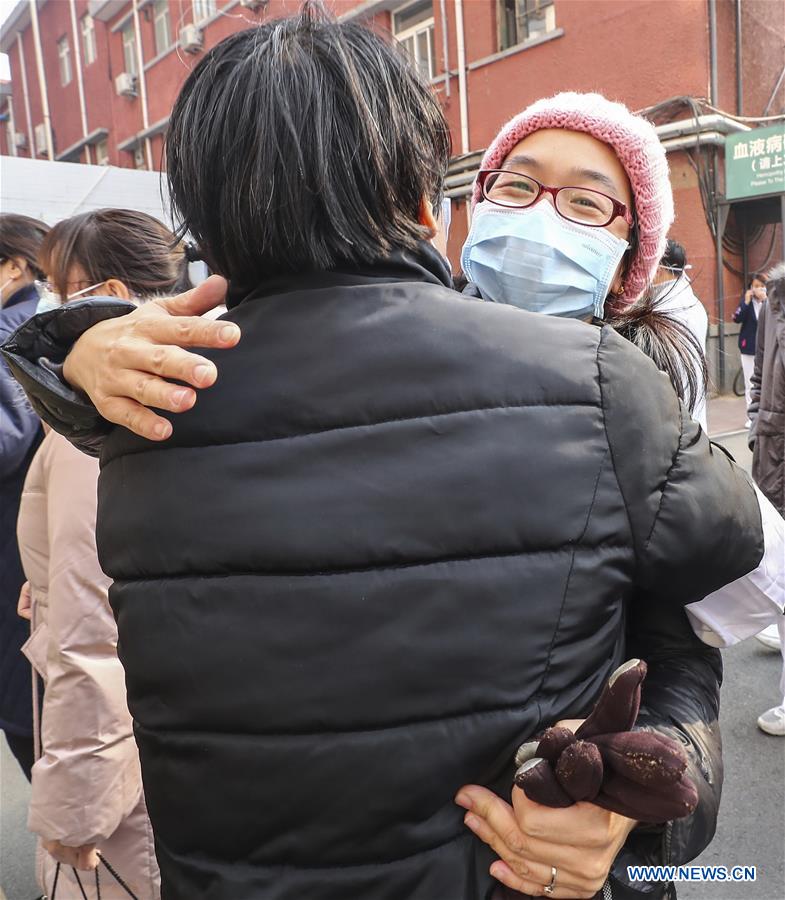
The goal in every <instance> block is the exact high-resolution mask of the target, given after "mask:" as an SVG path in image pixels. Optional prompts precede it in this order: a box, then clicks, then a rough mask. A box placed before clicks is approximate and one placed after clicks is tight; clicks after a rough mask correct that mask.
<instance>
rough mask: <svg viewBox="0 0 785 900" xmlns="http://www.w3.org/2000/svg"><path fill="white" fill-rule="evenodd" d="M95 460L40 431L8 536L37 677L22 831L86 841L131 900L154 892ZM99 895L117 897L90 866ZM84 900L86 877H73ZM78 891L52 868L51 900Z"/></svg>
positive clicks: (45, 885) (43, 878)
mask: <svg viewBox="0 0 785 900" xmlns="http://www.w3.org/2000/svg"><path fill="white" fill-rule="evenodd" d="M97 481H98V461H97V460H95V459H92V458H91V457H89V456H85V455H84V454H83V453H80V452H79V451H78V450H76V449H74V447H72V446H71V445H70V444H69V443H68V441H67V440H65V438H63V437H61V436H60V435H58V434H55V433H54V432H50V433H49V434H48V435H47V436H46V438H45V439H44V441H43V443H42V444H41V446H40V447H39V449H38V452H37V453H36V455H35V457H34V458H33V462H32V464H31V466H30V469H29V471H28V474H27V479H26V481H25V486H24V491H23V493H22V503H21V507H20V511H19V522H18V530H17V533H18V538H19V550H20V553H21V557H22V564H23V566H24V570H25V574H26V576H27V578H28V580H29V582H30V587H31V593H32V623H31V625H32V635H31V637H30V639H29V641H28V642H27V643H26V644H25V646H24V648H23V651H24V652H25V654H26V655H27V657H28V658H29V660H30V662H31V663H32V664H33V667H34V669H36V670H37V671H38V672H39V673H40V675H41V677H42V678H43V680H44V684H45V690H44V697H43V711H42V714H41V719H40V723H38V722H36V736H35V740H36V748H37V752H36V758H37V762H36V763H35V765H34V766H33V780H32V797H31V801H30V814H29V819H28V827H29V828H30V830H31V831H33V832H35V833H36V834H38V835H39V837H40V838H42V839H43V840H53V839H57V840H59V841H61V842H62V843H63V844H66V845H68V846H81V845H83V844H91V843H95V844H97V846H98V850H99V851H100V852H101V853H102V854H103V855H104V856H105V857H106V859H107V861H108V862H109V863H110V864H111V866H112V867H113V868H114V869H115V871H117V873H118V874H119V875H120V876H121V877H122V878H123V880H124V881H125V882H126V883H127V884H128V886H129V887H130V888H131V890H132V891H133V892H134V894H135V895H136V896H137V897H139V898H140V900H156V898H158V897H159V896H160V885H159V874H158V866H157V863H156V860H155V852H154V848H153V834H152V829H151V827H150V822H149V819H148V817H147V809H146V807H145V802H144V796H143V793H142V780H141V773H140V769H139V755H138V751H137V748H136V744H135V742H134V737H133V731H132V722H131V716H130V713H129V712H128V707H127V704H126V695H125V681H124V674H123V669H122V666H121V665H120V661H119V659H118V658H117V627H116V625H115V621H114V617H113V616H112V611H111V609H110V607H109V602H108V599H107V590H108V588H109V583H110V582H109V579H108V578H107V577H106V576H105V575H104V574H103V572H102V571H101V567H100V566H99V564H98V557H97V553H96V548H95V515H96V485H97ZM55 865H56V864H55V862H54V860H53V859H52V857H51V856H50V855H49V854H48V853H46V852H45V851H44V850H43V849H42V848H41V846H40V843H39V851H38V858H37V870H38V880H39V884H40V886H41V889H42V891H44V893H46V894H49V895H50V896H51V892H52V882H53V878H54V872H55ZM99 875H100V890H101V897H102V898H104V900H115V898H117V900H120V898H122V900H128V894H127V893H126V892H125V891H124V890H123V889H122V888H121V887H120V886H119V885H118V884H117V882H116V881H115V880H114V878H113V877H112V876H111V875H110V874H109V872H108V871H107V870H106V868H104V866H99ZM79 876H80V879H81V881H82V884H83V885H84V886H85V891H86V892H87V896H88V897H89V898H90V900H92V898H93V897H94V896H96V888H95V875H94V874H93V873H92V872H80V873H79ZM81 896H82V894H81V892H80V890H79V887H78V886H77V883H76V880H75V879H74V877H73V873H72V871H71V869H70V868H67V867H65V866H63V867H61V871H60V875H59V878H58V885H57V891H56V894H55V900H71V898H73V897H81Z"/></svg>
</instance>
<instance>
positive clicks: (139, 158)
mask: <svg viewBox="0 0 785 900" xmlns="http://www.w3.org/2000/svg"><path fill="white" fill-rule="evenodd" d="M134 168H136V169H146V168H147V161H146V160H145V154H144V147H143V146H142V145H141V144H140V145H139V146H138V147H137V148H136V150H134Z"/></svg>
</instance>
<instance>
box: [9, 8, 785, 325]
mask: <svg viewBox="0 0 785 900" xmlns="http://www.w3.org/2000/svg"><path fill="white" fill-rule="evenodd" d="M325 5H326V6H327V7H328V8H330V9H332V11H333V12H334V13H335V14H336V15H337V16H340V17H346V18H360V19H364V20H366V21H370V22H373V23H374V25H375V26H376V27H380V28H383V29H386V30H388V31H391V32H392V33H393V34H395V35H396V37H398V39H399V40H401V42H402V43H403V44H404V46H405V47H406V48H407V50H408V51H409V52H410V53H411V54H412V55H413V56H414V58H415V59H416V61H417V63H418V65H420V66H421V68H422V69H423V71H424V72H425V73H426V74H427V75H428V76H429V77H430V78H431V80H432V83H433V85H434V89H435V90H436V91H437V93H438V95H439V97H440V100H441V102H442V105H443V107H444V110H445V113H446V115H447V118H448V120H449V123H450V127H451V130H452V135H453V146H454V153H455V159H454V161H453V165H452V166H451V171H450V175H449V178H448V189H449V194H450V196H451V197H452V199H453V215H452V219H453V226H452V233H451V239H450V256H451V258H452V260H453V264H455V263H457V258H458V252H459V247H460V245H461V243H462V241H463V239H464V237H465V235H466V232H467V228H468V210H467V203H466V197H467V196H468V185H469V183H470V181H471V178H472V176H473V173H474V170H475V169H476V164H477V161H478V154H479V151H481V150H482V149H483V148H485V146H486V145H487V144H488V142H489V141H490V140H491V138H492V137H493V135H494V134H495V132H496V131H497V130H498V128H499V126H500V125H501V124H502V123H503V122H504V121H506V120H507V119H508V118H510V117H511V116H513V115H514V114H515V113H516V112H518V111H520V110H521V109H522V108H523V107H524V106H526V105H527V104H528V103H530V102H531V101H533V100H535V99H536V98H538V97H541V96H543V95H548V94H552V93H555V92H557V91H560V90H565V89H573V90H597V91H600V92H602V93H604V94H605V95H607V96H609V97H611V98H613V99H618V100H621V101H623V102H624V103H626V104H627V105H628V106H630V107H631V108H633V109H645V108H649V107H653V106H655V105H656V104H661V103H662V102H663V101H665V100H668V99H669V98H674V97H689V98H699V99H704V100H708V101H710V102H711V104H712V106H713V107H715V108H716V109H718V110H723V111H726V113H728V114H729V115H722V114H718V113H715V112H714V111H713V110H711V109H708V108H707V107H705V106H700V107H694V112H695V115H699V116H700V118H699V119H697V120H696V119H695V118H694V115H693V111H691V109H693V108H690V107H688V106H686V105H684V104H682V105H679V104H675V105H674V107H673V109H672V110H670V111H668V110H665V111H661V112H660V114H659V116H658V115H657V114H656V113H652V119H653V121H655V123H658V124H660V125H661V137H662V140H663V142H664V143H665V146H666V147H667V148H668V152H669V160H670V164H671V178H672V182H673V187H674V190H675V194H676V210H677V219H676V224H675V226H674V231H673V235H674V236H675V237H676V238H677V239H679V240H681V241H682V242H683V243H684V244H685V246H686V247H687V250H688V253H689V256H690V259H691V262H692V264H693V266H694V269H693V274H694V276H695V281H696V292H697V293H698V294H699V296H701V297H702V298H703V300H704V302H705V303H706V305H707V307H708V308H709V312H710V315H711V316H712V320H713V321H716V320H717V318H718V315H719V313H720V311H721V310H720V306H719V304H718V295H719V294H720V283H719V279H718V276H717V267H716V253H715V239H714V237H713V235H712V231H711V229H710V227H709V225H708V224H707V213H706V209H705V206H706V205H707V202H706V198H705V191H704V199H703V200H702V199H701V192H700V190H699V183H698V173H696V163H697V164H698V168H699V170H700V169H701V167H702V171H703V176H704V179H705V177H706V172H707V171H708V170H710V167H711V165H712V161H713V162H715V163H716V165H717V168H718V172H719V174H718V176H717V177H718V180H717V182H716V184H713V183H712V184H713V189H714V188H716V190H715V193H716V194H717V195H718V196H721V194H722V172H721V169H722V159H723V157H722V148H723V143H724V139H725V136H726V135H727V134H730V133H734V132H736V131H738V130H743V129H745V128H747V127H751V126H753V127H754V126H755V124H756V123H755V122H754V121H750V122H741V121H738V120H737V119H736V118H734V117H736V116H739V115H741V116H747V117H763V116H764V115H768V116H774V115H777V114H781V113H783V112H785V79H783V78H781V73H782V71H783V67H784V66H785V39H784V38H783V36H784V35H785V4H784V3H782V2H781V0H326V2H325ZM298 6H299V0H36V3H35V7H33V5H32V2H31V0H20V2H19V3H18V4H17V6H16V8H15V9H14V11H13V12H12V14H11V16H10V17H9V18H8V19H7V21H6V22H5V24H4V25H3V27H2V31H1V32H0V50H2V51H5V52H7V53H8V54H9V57H10V61H11V91H10V94H8V93H7V94H6V95H5V96H0V104H4V113H3V114H4V118H5V124H6V127H5V128H3V129H0V132H1V134H0V152H2V153H3V154H16V155H23V156H37V157H40V158H52V159H61V160H70V161H73V162H86V163H93V164H95V163H108V164H111V165H115V166H126V167H138V168H155V169H158V168H160V167H161V162H162V154H163V135H164V133H165V130H166V125H167V121H168V115H169V112H170V110H171V107H172V103H173V101H174V98H175V97H176V95H177V92H178V90H179V88H180V86H181V84H182V83H183V81H184V79H185V78H186V76H187V75H188V72H189V71H190V70H191V68H192V67H193V66H194V65H195V64H196V63H197V62H198V60H199V59H200V58H201V57H202V55H203V53H204V50H206V49H209V48H210V47H211V46H213V45H214V44H215V43H217V42H218V41H220V40H221V39H222V38H224V37H226V36H227V35H228V34H230V33H231V32H233V31H236V30H238V29H240V28H245V27H248V26H249V25H253V24H255V23H258V22H260V21H263V20H264V19H267V18H271V17H278V16H281V15H285V14H287V13H291V12H293V11H295V10H296V9H297V8H298ZM33 8H35V10H36V13H37V15H36V16H35V17H33V16H32V11H33ZM35 19H37V26H36V22H35ZM36 35H38V36H36ZM37 47H38V48H39V50H40V53H37ZM778 80H779V81H778ZM0 109H2V106H0ZM674 118H675V119H676V120H677V121H676V124H672V123H671V124H669V119H674ZM698 143H700V146H701V149H700V150H697V149H696V147H697V146H698ZM462 157H465V158H462ZM709 176H711V172H710V171H709ZM709 182H711V177H710V178H709ZM709 182H707V183H709ZM715 213H716V209H715ZM709 214H710V215H711V211H710V212H709ZM734 227H735V225H734V216H733V214H731V217H730V220H729V223H728V228H729V230H728V232H727V234H726V248H725V257H726V263H728V264H729V265H730V266H731V267H732V269H736V270H737V271H741V270H742V269H743V268H745V267H746V269H748V270H753V269H755V268H756V267H757V266H759V265H761V264H763V262H764V261H765V260H766V257H767V256H769V257H771V256H772V254H771V253H769V247H770V246H773V247H774V248H779V247H780V246H781V239H780V238H779V236H778V233H777V232H776V229H777V228H778V227H779V226H777V225H776V224H770V225H766V226H765V227H763V228H762V230H761V229H760V228H758V229H757V230H756V231H755V234H756V235H757V238H758V239H757V240H756V241H754V242H752V243H750V245H749V246H748V248H747V253H746V257H745V259H742V258H741V255H740V254H736V255H735V256H734V252H733V251H734V248H736V249H737V248H738V245H739V243H740V239H739V237H738V234H737V233H736V232H734ZM737 231H738V229H737ZM772 242H773V243H772ZM773 255H774V258H776V257H777V256H778V255H779V253H778V252H777V251H776V249H775V251H773ZM740 285H741V279H740V277H739V276H737V275H735V274H734V273H733V271H731V269H729V268H726V269H725V273H724V283H723V285H722V287H723V291H722V293H724V294H725V295H727V297H728V299H727V301H725V302H724V304H723V309H722V312H723V318H728V316H729V313H730V312H731V311H732V309H733V306H734V305H735V298H736V296H737V294H738V291H739V289H740Z"/></svg>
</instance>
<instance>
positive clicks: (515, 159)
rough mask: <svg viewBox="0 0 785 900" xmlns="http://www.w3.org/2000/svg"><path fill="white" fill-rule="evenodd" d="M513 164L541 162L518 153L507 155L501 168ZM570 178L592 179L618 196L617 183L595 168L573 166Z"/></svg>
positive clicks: (536, 166) (531, 165)
mask: <svg viewBox="0 0 785 900" xmlns="http://www.w3.org/2000/svg"><path fill="white" fill-rule="evenodd" d="M514 166H526V167H528V168H532V169H542V163H541V162H540V161H539V160H537V159H535V158H534V157H533V156H527V155H526V154H525V153H519V154H517V155H516V156H511V157H509V159H507V160H505V162H504V164H503V166H502V168H504V169H507V168H510V167H514ZM570 178H585V179H588V180H589V181H594V182H596V183H597V184H600V185H602V186H603V187H604V188H607V189H608V190H609V191H612V192H613V195H614V196H615V197H616V198H617V199H618V198H619V194H620V191H619V187H618V185H617V184H616V182H615V181H614V180H613V179H612V178H610V177H609V176H608V175H605V174H604V173H603V172H597V171H596V170H595V169H586V168H583V167H582V166H575V167H574V168H573V169H571V170H570Z"/></svg>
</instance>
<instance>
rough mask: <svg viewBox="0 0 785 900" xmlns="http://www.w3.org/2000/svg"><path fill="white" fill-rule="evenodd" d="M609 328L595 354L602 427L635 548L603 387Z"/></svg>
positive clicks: (628, 508) (601, 336)
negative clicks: (602, 355) (603, 354)
mask: <svg viewBox="0 0 785 900" xmlns="http://www.w3.org/2000/svg"><path fill="white" fill-rule="evenodd" d="M608 329H610V330H611V331H612V330H613V329H612V328H611V326H609V325H607V326H605V327H604V328H602V329H601V330H600V340H599V342H598V344H597V353H596V355H595V362H596V365H597V380H598V382H599V387H600V410H601V412H602V427H603V429H604V431H605V441H606V443H607V445H608V453H609V454H610V458H611V467H612V469H613V477H614V479H615V480H616V487H617V488H618V489H619V496H620V497H621V502H622V504H623V506H624V512H625V514H626V516H627V525H628V526H629V529H630V541H631V543H632V546H633V549H635V529H634V528H633V527H632V515H631V514H630V507H629V504H628V503H627V498H626V496H625V495H624V489H623V488H622V486H621V479H620V478H619V473H618V471H617V469H616V457H615V455H614V452H613V441H612V440H611V436H610V434H609V433H608V419H607V415H606V409H605V391H604V390H603V388H602V378H603V376H602V364H601V363H600V351H601V350H602V349H603V346H604V344H605V340H606V335H607V334H608V333H609V331H608ZM634 556H635V566H636V568H637V565H638V554H637V552H635V553H634Z"/></svg>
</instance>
